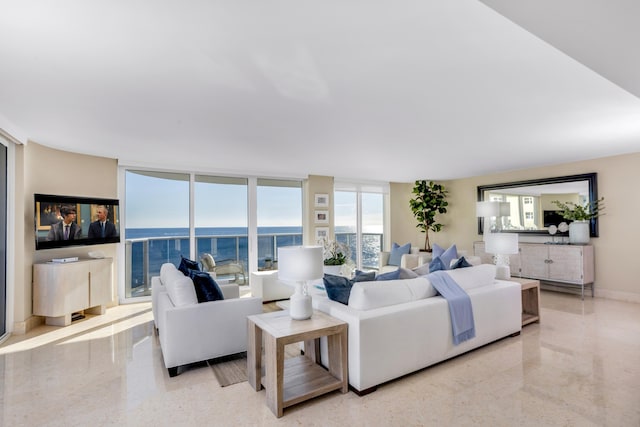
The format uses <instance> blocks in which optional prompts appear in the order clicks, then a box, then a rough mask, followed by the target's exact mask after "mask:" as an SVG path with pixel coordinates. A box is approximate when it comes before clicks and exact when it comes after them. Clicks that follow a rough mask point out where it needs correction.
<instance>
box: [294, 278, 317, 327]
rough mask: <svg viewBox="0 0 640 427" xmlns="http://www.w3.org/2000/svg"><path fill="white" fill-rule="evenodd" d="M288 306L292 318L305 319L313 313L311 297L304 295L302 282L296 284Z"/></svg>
mask: <svg viewBox="0 0 640 427" xmlns="http://www.w3.org/2000/svg"><path fill="white" fill-rule="evenodd" d="M289 301H290V302H291V304H290V307H289V316H291V318H292V319H293V320H306V319H309V318H310V317H311V315H312V314H313V306H312V305H311V297H310V296H309V295H306V292H303V290H302V284H300V283H298V284H296V291H295V293H294V294H293V295H291V298H290V299H289Z"/></svg>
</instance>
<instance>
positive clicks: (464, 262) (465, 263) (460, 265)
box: [451, 256, 471, 270]
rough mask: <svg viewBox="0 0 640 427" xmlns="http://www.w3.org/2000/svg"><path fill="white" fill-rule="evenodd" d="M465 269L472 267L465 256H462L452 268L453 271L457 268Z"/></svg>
mask: <svg viewBox="0 0 640 427" xmlns="http://www.w3.org/2000/svg"><path fill="white" fill-rule="evenodd" d="M465 267H471V264H469V262H468V261H467V260H466V259H464V257H463V256H461V257H460V258H458V260H457V261H456V262H455V263H454V264H453V265H452V266H451V269H452V270H453V269H455V268H465Z"/></svg>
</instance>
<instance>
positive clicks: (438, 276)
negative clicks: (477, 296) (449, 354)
mask: <svg viewBox="0 0 640 427" xmlns="http://www.w3.org/2000/svg"><path fill="white" fill-rule="evenodd" d="M427 277H428V278H429V281H430V282H431V284H432V285H433V287H434V288H435V289H436V291H438V293H440V295H442V296H443V298H444V299H446V300H447V303H448V304H449V314H450V315H451V325H452V326H453V343H454V344H455V345H458V344H460V343H461V342H463V341H466V340H470V339H471V338H473V337H475V336H476V328H475V325H474V323H473V309H472V307H471V298H469V295H467V293H466V292H465V291H464V289H462V288H461V287H460V285H458V284H457V283H456V281H455V280H453V279H452V278H451V276H449V275H448V274H447V273H446V272H444V271H435V272H433V273H429V274H428V275H427Z"/></svg>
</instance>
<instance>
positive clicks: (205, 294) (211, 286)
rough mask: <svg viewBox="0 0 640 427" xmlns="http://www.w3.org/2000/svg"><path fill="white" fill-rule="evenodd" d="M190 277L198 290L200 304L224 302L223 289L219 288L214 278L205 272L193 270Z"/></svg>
mask: <svg viewBox="0 0 640 427" xmlns="http://www.w3.org/2000/svg"><path fill="white" fill-rule="evenodd" d="M189 277H191V280H193V286H194V287H195V288H196V296H197V297H198V302H208V301H218V300H223V299H224V295H222V289H220V286H218V283H216V281H215V280H213V277H211V275H210V274H209V273H207V272H205V271H198V270H191V271H190V274H189Z"/></svg>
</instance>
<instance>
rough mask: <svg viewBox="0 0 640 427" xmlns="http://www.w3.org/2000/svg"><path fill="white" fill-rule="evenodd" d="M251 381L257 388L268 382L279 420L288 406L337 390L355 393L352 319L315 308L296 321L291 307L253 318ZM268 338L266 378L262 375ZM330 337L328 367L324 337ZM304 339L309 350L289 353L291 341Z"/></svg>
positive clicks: (249, 357) (250, 318)
mask: <svg viewBox="0 0 640 427" xmlns="http://www.w3.org/2000/svg"><path fill="white" fill-rule="evenodd" d="M247 319H248V334H247V338H248V343H247V379H248V381H249V384H250V385H251V387H253V389H254V390H255V391H260V388H261V387H260V386H261V385H263V386H264V388H265V389H266V395H267V396H266V400H267V406H268V407H269V409H271V412H273V413H274V414H275V415H276V416H277V417H278V418H280V417H281V416H282V415H283V410H284V408H286V407H289V406H291V405H295V404H297V403H300V402H303V401H305V400H307V399H311V398H313V397H316V396H319V395H321V394H324V393H328V392H330V391H333V390H341V391H342V393H346V392H348V391H349V382H348V371H347V369H348V363H347V361H348V358H347V354H348V353H347V327H348V325H347V323H346V322H343V321H341V320H338V319H335V318H333V317H331V316H329V315H327V314H325V313H323V312H320V311H315V310H314V312H313V316H312V317H311V318H310V319H307V320H293V319H291V317H290V316H289V311H288V310H284V311H276V312H272V313H264V314H256V315H253V316H248V318H247ZM263 336H264V353H265V354H264V359H265V366H264V367H265V369H264V370H265V376H264V377H262V348H263V344H262V338H263ZM325 336H326V337H327V344H328V353H329V360H328V366H329V370H328V371H327V370H326V369H324V368H323V367H322V366H321V365H319V364H318V363H319V362H320V338H321V337H325ZM297 342H304V349H305V352H304V353H305V354H304V356H298V357H293V358H287V359H285V357H284V354H285V353H284V347H285V346H286V345H287V344H292V343H297Z"/></svg>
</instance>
